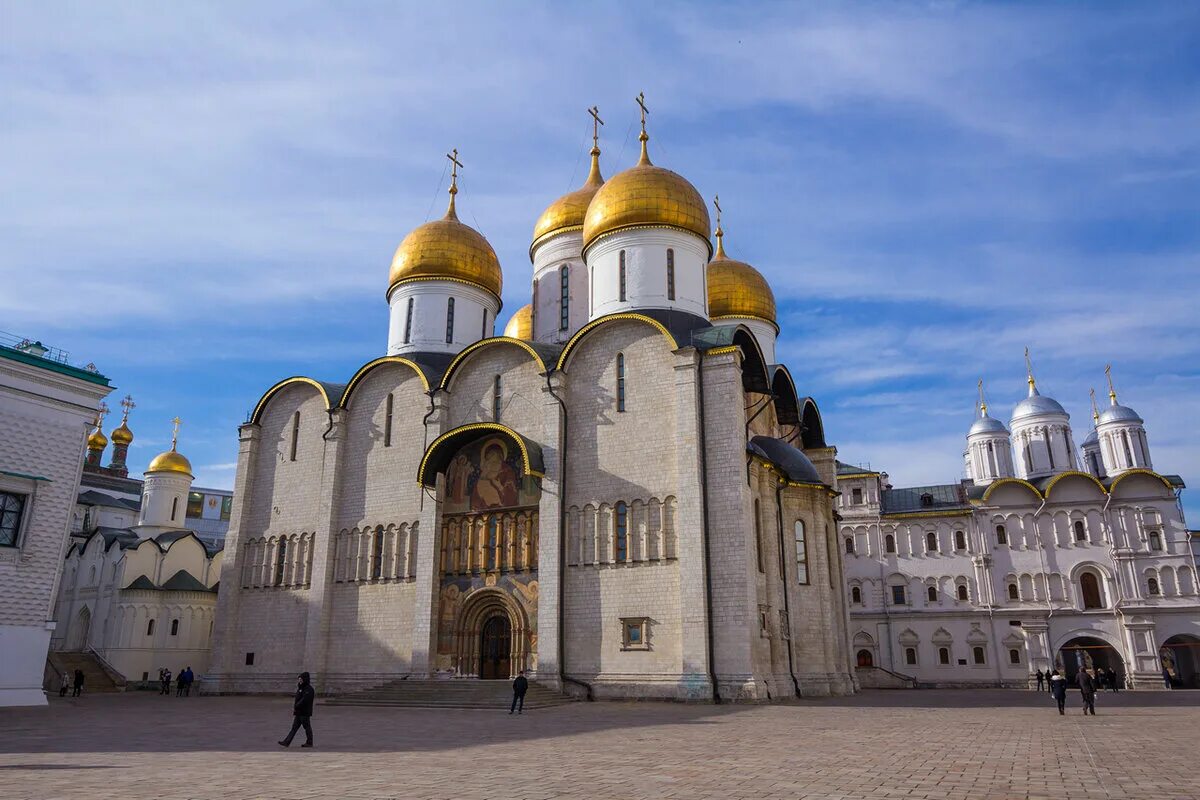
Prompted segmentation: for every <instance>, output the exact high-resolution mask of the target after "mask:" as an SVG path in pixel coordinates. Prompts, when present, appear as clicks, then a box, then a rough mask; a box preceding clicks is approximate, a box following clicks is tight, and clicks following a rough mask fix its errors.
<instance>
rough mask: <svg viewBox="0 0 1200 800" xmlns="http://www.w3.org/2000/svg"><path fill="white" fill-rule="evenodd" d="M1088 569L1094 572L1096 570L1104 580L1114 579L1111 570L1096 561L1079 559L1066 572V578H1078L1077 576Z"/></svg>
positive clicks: (1074, 579)
mask: <svg viewBox="0 0 1200 800" xmlns="http://www.w3.org/2000/svg"><path fill="white" fill-rule="evenodd" d="M1089 569H1090V570H1093V571H1094V572H1098V573H1099V574H1100V576H1101V577H1102V578H1104V580H1106V581H1110V582H1111V581H1113V580H1115V577H1114V575H1113V572H1112V570H1110V569H1109V568H1108V567H1106V566H1105V565H1103V564H1101V563H1100V562H1098V561H1080V562H1079V563H1078V564H1075V565H1074V566H1072V567H1071V569H1070V570H1069V571H1068V572H1067V579H1068V580H1070V581H1077V580H1079V576H1080V575H1082V574H1083V573H1084V572H1087V571H1088V570H1089Z"/></svg>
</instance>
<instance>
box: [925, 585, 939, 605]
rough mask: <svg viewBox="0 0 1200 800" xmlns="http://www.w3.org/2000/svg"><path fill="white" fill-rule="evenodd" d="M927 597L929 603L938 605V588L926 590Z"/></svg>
mask: <svg viewBox="0 0 1200 800" xmlns="http://www.w3.org/2000/svg"><path fill="white" fill-rule="evenodd" d="M926 595H927V596H928V597H929V602H931V603H936V602H937V599H938V592H937V587H936V586H930V587H929V589H928V590H926Z"/></svg>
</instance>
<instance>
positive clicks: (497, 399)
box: [492, 375, 504, 422]
mask: <svg viewBox="0 0 1200 800" xmlns="http://www.w3.org/2000/svg"><path fill="white" fill-rule="evenodd" d="M503 397H504V395H503V393H502V390H501V386H500V376H499V375H497V376H496V377H495V378H493V379H492V421H493V422H499V421H500V406H501V405H502V402H503Z"/></svg>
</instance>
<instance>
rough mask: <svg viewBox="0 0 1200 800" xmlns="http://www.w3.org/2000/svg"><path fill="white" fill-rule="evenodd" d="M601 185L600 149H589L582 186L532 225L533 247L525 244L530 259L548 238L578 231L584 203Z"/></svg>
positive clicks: (585, 203)
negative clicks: (590, 163) (590, 151)
mask: <svg viewBox="0 0 1200 800" xmlns="http://www.w3.org/2000/svg"><path fill="white" fill-rule="evenodd" d="M603 185H604V177H603V176H602V175H601V174H600V148H599V147H593V148H592V168H591V170H590V171H589V172H588V176H587V180H586V181H584V182H583V186H581V187H579V188H578V189H576V190H575V191H573V192H568V193H567V194H564V195H563V196H562V197H560V198H558V199H557V200H555V201H554V202H553V203H551V204H550V205H549V206H548V207H547V208H546V210H545V211H543V212H542V215H541V216H540V217H538V221H537V224H536V225H534V226H533V244H531V245H529V256H530V258H532V257H533V249H534V248H535V247H537V246H538V245H539V244H540V243H541V242H543V241H545V240H546V239H549V238H550V237H551V236H554V235H556V234H559V233H566V232H567V231H577V230H579V229H581V228H582V227H583V219H584V217H585V216H586V215H587V210H588V204H589V203H591V202H592V198H593V197H595V196H596V192H598V191H599V190H600V187H601V186H603Z"/></svg>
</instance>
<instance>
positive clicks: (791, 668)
mask: <svg viewBox="0 0 1200 800" xmlns="http://www.w3.org/2000/svg"><path fill="white" fill-rule="evenodd" d="M775 520H776V524H777V525H778V527H779V563H780V565H781V566H780V569H779V571H780V572H781V573H782V578H783V615H784V616H785V617H787V623H788V627H789V628H790V627H791V625H792V609H791V606H790V605H789V603H788V580H787V567H786V566H782V565H784V564H786V563H787V562H786V561H785V560H784V555H783V481H782V480H780V481H779V482H778V483H776V485H775ZM786 642H787V651H788V674H789V675H791V676H792V685H793V686H795V687H796V697H803V696H804V695H802V694H801V693H800V681H798V680H796V663H795V661H794V660H793V653H792V632H791V631H788V638H787V639H786Z"/></svg>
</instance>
